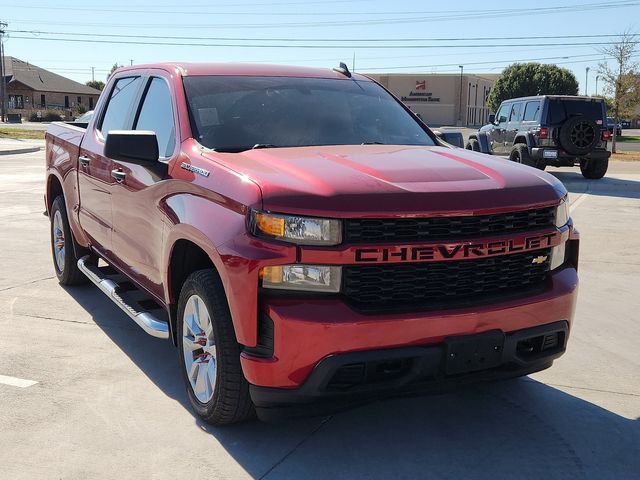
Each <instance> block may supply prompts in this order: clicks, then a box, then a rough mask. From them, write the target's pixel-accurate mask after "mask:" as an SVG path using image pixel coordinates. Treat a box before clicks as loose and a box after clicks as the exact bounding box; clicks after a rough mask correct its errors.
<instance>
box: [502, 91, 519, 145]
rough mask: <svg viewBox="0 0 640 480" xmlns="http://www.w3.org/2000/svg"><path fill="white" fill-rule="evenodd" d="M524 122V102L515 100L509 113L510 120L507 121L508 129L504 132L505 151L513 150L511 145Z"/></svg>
mask: <svg viewBox="0 0 640 480" xmlns="http://www.w3.org/2000/svg"><path fill="white" fill-rule="evenodd" d="M521 123H522V102H515V103H514V104H512V106H511V114H510V115H509V122H508V123H507V129H506V132H505V134H504V148H505V153H510V152H511V147H512V146H513V142H514V140H515V139H516V135H517V134H518V130H519V129H520V124H521Z"/></svg>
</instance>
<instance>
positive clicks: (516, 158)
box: [509, 143, 545, 170]
mask: <svg viewBox="0 0 640 480" xmlns="http://www.w3.org/2000/svg"><path fill="white" fill-rule="evenodd" d="M509 160H511V161H512V162H516V163H521V164H523V165H527V166H529V167H533V168H539V169H541V170H544V167H545V165H544V163H542V162H537V161H536V160H534V159H533V158H531V155H530V154H529V147H527V146H526V145H525V144H524V143H516V144H515V145H514V146H513V147H511V152H510V153H509ZM539 165H540V166H539Z"/></svg>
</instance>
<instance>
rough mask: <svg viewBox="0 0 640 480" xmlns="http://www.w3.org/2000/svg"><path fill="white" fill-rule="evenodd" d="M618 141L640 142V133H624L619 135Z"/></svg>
mask: <svg viewBox="0 0 640 480" xmlns="http://www.w3.org/2000/svg"><path fill="white" fill-rule="evenodd" d="M616 142H640V135H623V136H622V137H617V138H616Z"/></svg>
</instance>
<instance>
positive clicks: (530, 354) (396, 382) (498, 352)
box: [250, 321, 569, 420]
mask: <svg viewBox="0 0 640 480" xmlns="http://www.w3.org/2000/svg"><path fill="white" fill-rule="evenodd" d="M568 336H569V324H568V322H566V321H560V322H555V323H551V324H548V325H542V326H539V327H533V328H527V329H523V330H518V331H515V332H510V333H508V334H504V333H503V332H502V331H500V330H493V331H490V332H485V333H481V334H477V335H467V336H459V337H449V338H447V339H445V341H444V343H442V344H438V345H430V346H424V347H405V348H394V349H385V350H372V351H362V352H352V353H344V354H337V355H331V356H329V357H326V358H325V359H323V360H322V361H321V362H319V363H318V365H317V366H316V367H315V368H314V370H313V372H312V373H311V375H310V376H309V378H308V379H307V380H306V382H305V383H304V384H303V385H302V386H301V387H300V388H297V389H284V388H269V387H260V386H256V385H251V386H250V391H251V399H252V400H253V403H254V404H255V406H256V411H257V413H258V416H259V417H260V418H261V419H263V420H269V419H279V418H282V417H296V416H309V415H319V414H326V413H330V412H335V411H338V410H343V409H345V408H351V407H353V406H357V405H361V404H364V403H368V402H371V401H373V400H378V399H380V398H388V397H394V396H410V395H420V394H426V393H439V392H443V391H447V390H450V389H452V388H456V387H460V386H464V385H468V384H472V383H477V382H480V381H488V380H498V379H504V378H511V377H518V376H522V375H527V374H530V373H533V372H537V371H540V370H544V369H545V368H548V367H550V366H551V364H552V363H553V360H554V359H556V358H558V357H559V356H561V355H562V354H563V353H564V351H565V348H566V343H567V339H568Z"/></svg>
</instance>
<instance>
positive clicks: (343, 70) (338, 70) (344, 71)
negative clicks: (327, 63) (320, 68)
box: [333, 62, 351, 78]
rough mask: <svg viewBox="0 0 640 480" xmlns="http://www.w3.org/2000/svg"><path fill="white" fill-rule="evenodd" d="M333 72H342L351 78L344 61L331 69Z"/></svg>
mask: <svg viewBox="0 0 640 480" xmlns="http://www.w3.org/2000/svg"><path fill="white" fill-rule="evenodd" d="M333 71H334V72H338V73H341V74H343V75H344V76H345V77H349V78H351V72H350V71H349V67H347V64H346V63H344V62H340V66H339V67H335V68H334V69H333Z"/></svg>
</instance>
